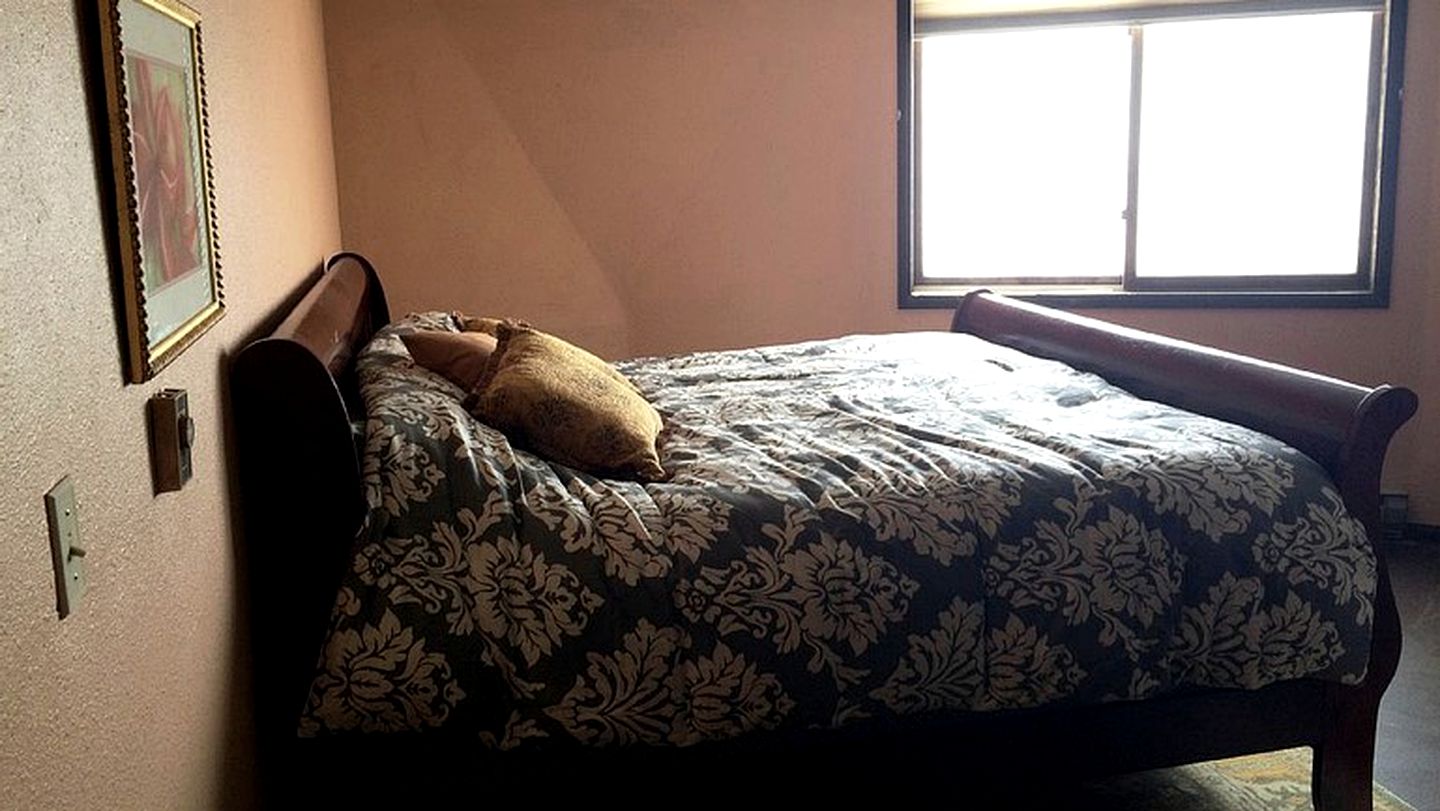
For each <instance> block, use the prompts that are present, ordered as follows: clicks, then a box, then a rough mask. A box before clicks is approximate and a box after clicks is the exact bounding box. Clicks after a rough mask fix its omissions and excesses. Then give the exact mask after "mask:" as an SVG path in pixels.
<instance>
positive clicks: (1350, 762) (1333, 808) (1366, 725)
mask: <svg viewBox="0 0 1440 811" xmlns="http://www.w3.org/2000/svg"><path fill="white" fill-rule="evenodd" d="M1346 698H1348V699H1349V700H1342V701H1337V702H1335V704H1334V705H1332V706H1333V708H1334V709H1333V711H1334V713H1335V715H1334V716H1333V717H1332V719H1331V726H1330V728H1329V730H1328V731H1327V733H1326V735H1325V740H1324V741H1323V742H1321V743H1319V744H1316V745H1315V759H1314V764H1313V767H1312V769H1311V775H1310V796H1311V798H1312V800H1313V801H1314V805H1315V811H1372V804H1373V802H1374V791H1375V789H1374V780H1375V725H1376V721H1377V719H1378V715H1379V705H1378V704H1375V703H1372V702H1370V701H1367V700H1365V698H1366V697H1364V696H1354V695H1351V696H1347V697H1346Z"/></svg>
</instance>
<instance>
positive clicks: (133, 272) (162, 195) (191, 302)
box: [98, 0, 225, 383]
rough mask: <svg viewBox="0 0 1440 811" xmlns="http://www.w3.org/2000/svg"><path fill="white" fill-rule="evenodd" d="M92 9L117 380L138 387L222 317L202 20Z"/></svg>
mask: <svg viewBox="0 0 1440 811" xmlns="http://www.w3.org/2000/svg"><path fill="white" fill-rule="evenodd" d="M98 1H99V3H100V32H99V33H100V40H99V41H100V48H101V51H102V55H101V59H102V63H103V65H104V78H105V102H106V103H105V108H106V118H107V120H108V125H109V131H110V150H111V164H112V166H113V168H114V174H115V200H116V203H117V205H116V208H115V210H116V213H117V214H118V218H117V219H118V224H117V227H118V231H119V258H120V265H121V267H120V268H119V272H120V274H121V276H122V279H121V282H122V283H121V285H120V287H121V289H122V290H123V295H124V299H125V333H126V343H127V344H128V345H127V347H126V370H127V375H128V377H129V379H130V381H131V382H134V383H140V382H143V381H146V380H149V379H150V378H152V377H154V376H155V375H156V373H158V372H159V371H160V370H161V369H163V368H164V367H165V366H166V365H167V364H169V363H170V362H171V361H172V360H174V359H175V358H176V357H177V356H178V355H179V354H180V353H181V352H184V351H185V349H186V347H188V346H190V345H191V344H193V343H194V342H195V340H196V339H197V338H199V337H200V336H201V335H202V334H204V332H205V331H206V330H208V329H209V328H210V327H212V326H214V325H215V322H217V321H219V320H220V318H221V317H222V316H223V315H224V314H225V302H224V297H223V295H222V292H221V287H220V261H219V251H218V247H217V239H216V236H215V195H214V190H213V186H212V182H211V175H210V134H209V129H208V126H207V121H206V114H205V71H204V66H203V64H202V62H201V58H200V15H199V14H198V13H196V12H195V11H194V10H193V9H191V8H189V7H188V6H186V5H184V4H183V3H179V2H177V1H176V0H98Z"/></svg>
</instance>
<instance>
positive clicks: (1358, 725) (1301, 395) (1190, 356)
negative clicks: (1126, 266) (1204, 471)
mask: <svg viewBox="0 0 1440 811" xmlns="http://www.w3.org/2000/svg"><path fill="white" fill-rule="evenodd" d="M951 329H952V330H954V331H956V332H966V333H970V334H972V335H976V336H979V337H981V338H984V339H985V340H988V341H991V342H993V343H997V344H1003V345H1005V346H1009V347H1012V348H1014V349H1018V350H1020V351H1022V352H1026V353H1028V354H1031V355H1036V356H1039V357H1044V358H1050V359H1053V360H1058V361H1061V362H1063V363H1066V364H1069V365H1071V366H1073V367H1075V368H1077V369H1082V370H1084V371H1088V372H1093V373H1095V374H1098V375H1100V376H1101V377H1104V378H1105V379H1106V380H1108V381H1110V382H1111V383H1114V384H1115V385H1117V386H1120V387H1121V388H1124V389H1126V390H1127V391H1130V392H1131V393H1132V394H1135V395H1137V396H1140V397H1144V398H1147V399H1150V400H1157V401H1160V402H1164V403H1168V404H1170V405H1174V406H1178V407H1180V408H1183V409H1186V410H1188V411H1193V412H1196V413H1199V414H1205V415H1207V416H1211V417H1215V418H1217V419H1222V420H1225V421H1227V422H1233V423H1236V424H1239V425H1244V426H1246V427H1249V428H1253V429H1255V430H1257V431H1261V432H1263V433H1266V434H1269V435H1270V436H1273V437H1275V438H1277V439H1279V440H1281V441H1283V442H1285V443H1287V444H1289V445H1292V446H1294V447H1295V448H1298V449H1299V450H1301V451H1304V452H1305V453H1306V454H1307V455H1309V456H1310V457H1311V458H1313V459H1314V460H1315V461H1317V462H1319V463H1320V464H1321V465H1322V466H1323V467H1324V468H1325V469H1326V470H1327V471H1328V472H1329V473H1330V476H1331V478H1332V479H1334V481H1335V483H1336V485H1337V487H1338V488H1339V490H1340V495H1341V497H1342V498H1343V499H1344V501H1345V506H1346V507H1347V508H1348V509H1349V510H1350V512H1351V514H1352V515H1354V516H1356V517H1357V518H1358V519H1360V521H1361V522H1363V523H1364V525H1365V529H1366V530H1367V531H1368V532H1369V534H1370V537H1371V538H1378V537H1380V473H1381V469H1382V467H1383V466H1384V462H1385V451H1386V448H1387V446H1388V445H1389V442H1390V438H1391V437H1392V436H1393V435H1394V433H1395V431H1396V430H1397V429H1398V428H1399V427H1400V426H1401V425H1403V424H1404V423H1405V421H1406V420H1408V419H1410V417H1411V416H1412V415H1413V414H1414V413H1415V409H1416V407H1417V405H1418V401H1417V398H1416V396H1415V394H1414V392H1412V391H1410V390H1409V389H1404V388H1399V387H1396V386H1389V385H1382V386H1377V387H1375V388H1365V387H1363V386H1357V385H1355V384H1353V383H1347V382H1345V381H1342V380H1336V379H1334V378H1330V377H1324V376H1322V375H1317V374H1313V373H1310V372H1305V371H1301V370H1298V369H1292V368H1289V367H1286V366H1281V365H1278V364H1274V363H1267V362H1265V361H1261V360H1256V359H1254V358H1249V357H1245V356H1243V355H1235V354H1232V353H1228V352H1222V351H1220V350H1217V349H1211V348H1208V347H1204V346H1199V345H1197V344H1191V343H1186V342H1184V341H1177V340H1173V339H1170V338H1165V337H1162V336H1159V335H1154V334H1151V333H1147V332H1142V331H1139V330H1132V329H1127V328H1125V327H1120V326H1116V325H1114V324H1108V323H1105V322H1103V321H1097V320H1095V319H1091V318H1084V317H1081V316H1076V315H1071V314H1069V313H1062V312H1058V311H1055V310H1051V309H1047V308H1044V307H1037V306H1034V305H1031V304H1026V303H1024V302H1020V301H1016V300H1014V299H1009V298H1006V297H1004V296H999V295H996V294H994V293H990V292H988V291H979V292H975V293H971V294H969V295H968V296H966V297H965V299H964V300H963V301H962V302H961V304H960V306H959V307H958V308H957V309H956V311H955V318H954V321H953V322H952V325H951ZM1376 554H1377V557H1378V558H1379V560H1378V563H1379V576H1380V577H1379V579H1380V583H1379V593H1378V595H1377V597H1376V603H1375V605H1376V612H1375V627H1374V637H1373V641H1372V644H1371V651H1370V664H1369V669H1368V672H1367V675H1366V677H1365V680H1364V682H1363V683H1361V684H1360V685H1358V686H1355V687H1346V686H1342V685H1328V684H1327V685H1326V686H1325V689H1324V690H1323V691H1317V692H1316V693H1315V696H1316V698H1315V699H1313V700H1302V701H1301V702H1300V705H1299V706H1297V707H1296V708H1295V709H1294V711H1293V713H1292V714H1293V715H1294V716H1295V717H1281V718H1278V719H1275V720H1274V721H1267V722H1262V721H1259V720H1256V719H1255V718H1254V717H1253V716H1251V717H1249V718H1246V717H1237V718H1236V719H1235V720H1236V730H1237V733H1239V732H1240V730H1242V729H1248V730H1249V732H1250V733H1251V734H1255V735H1256V736H1257V740H1258V739H1261V738H1264V737H1265V736H1264V734H1263V730H1256V729H1250V728H1252V727H1254V726H1256V725H1257V724H1259V723H1281V724H1286V723H1288V724H1290V725H1291V728H1292V729H1303V728H1305V726H1306V725H1305V724H1304V723H1302V719H1301V717H1300V716H1302V715H1307V714H1310V713H1313V717H1315V718H1323V719H1324V723H1323V724H1322V725H1321V726H1320V727H1319V728H1318V729H1317V730H1316V731H1315V733H1313V734H1312V735H1307V736H1306V740H1305V741H1304V742H1305V743H1308V744H1310V745H1311V746H1313V747H1314V748H1315V776H1314V779H1315V785H1314V789H1315V792H1314V793H1315V805H1316V808H1317V809H1336V808H1344V809H1350V808H1369V807H1370V791H1371V789H1370V783H1371V773H1372V766H1373V758H1374V741H1375V720H1376V713H1377V711H1378V709H1379V705H1380V697H1381V695H1382V694H1383V693H1384V691H1385V688H1386V687H1387V686H1388V685H1389V684H1390V680H1391V679H1392V678H1393V677H1394V675H1395V668H1396V666H1397V665H1398V664H1399V661H1400V617H1399V614H1398V613H1397V612H1396V609H1395V598H1394V594H1393V592H1392V591H1391V588H1390V578H1389V573H1388V571H1387V570H1386V566H1385V560H1384V557H1383V555H1381V553H1380V550H1379V549H1378V548H1377V550H1376ZM1316 702H1319V704H1320V706H1312V705H1314V704H1315V703H1316ZM1277 731H1278V730H1277ZM1243 737H1244V734H1238V735H1237V738H1243ZM1191 743H1193V741H1189V740H1188V739H1187V740H1183V741H1179V742H1177V743H1176V744H1174V745H1178V746H1181V747H1184V746H1186V745H1188V744H1191ZM1157 746H1159V747H1161V749H1162V750H1163V748H1164V746H1165V744H1164V742H1163V740H1162V741H1160V742H1157ZM1155 755H1156V757H1157V758H1158V759H1160V760H1176V758H1173V757H1167V755H1166V753H1165V752H1163V751H1157V752H1156V753H1155Z"/></svg>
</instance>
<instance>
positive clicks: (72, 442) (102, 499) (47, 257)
mask: <svg viewBox="0 0 1440 811" xmlns="http://www.w3.org/2000/svg"><path fill="white" fill-rule="evenodd" d="M191 1H192V3H193V4H194V5H195V6H197V7H198V8H199V10H200V11H201V12H202V14H203V15H204V25H205V57H206V61H207V65H206V68H207V78H208V80H209V101H210V114H211V125H212V128H213V146H214V169H215V184H216V191H217V194H218V206H217V211H218V214H219V224H220V238H221V245H222V248H223V261H224V271H225V292H226V298H227V302H228V304H229V313H228V315H227V316H226V317H225V319H224V320H222V321H221V322H220V324H219V325H218V326H217V327H216V328H215V329H214V331H212V332H211V333H210V334H208V335H207V336H206V337H205V338H203V339H202V340H201V341H200V342H199V343H198V344H197V345H196V346H194V347H193V348H192V349H190V350H189V351H188V352H186V353H185V354H184V356H182V357H181V358H180V359H179V360H178V361H176V362H175V364H174V365H173V366H171V367H170V368H168V369H166V370H165V371H164V372H163V373H162V374H161V375H160V377H159V378H158V379H157V380H154V381H152V382H150V383H146V384H143V385H135V386H130V385H125V384H124V383H122V373H121V366H120V354H119V346H118V343H117V339H116V335H117V328H116V324H115V314H114V308H113V305H112V295H111V281H110V274H111V270H110V266H109V263H108V259H107V255H106V248H105V242H104V238H103V234H104V232H105V231H106V229H108V228H109V227H110V224H109V223H108V222H106V221H105V219H104V216H103V213H102V209H101V204H100V196H99V191H98V187H97V175H96V166H95V160H96V156H95V154H94V150H93V148H92V144H91V136H90V123H89V121H88V118H87V111H86V104H87V99H88V98H89V96H90V92H91V91H92V90H93V89H94V88H90V87H87V85H86V82H85V76H84V75H83V74H82V64H83V63H82V58H81V53H80V46H79V43H78V41H77V27H76V22H75V19H74V17H75V7H76V4H75V3H71V2H43V3H6V4H5V11H4V13H3V14H0V38H3V43H4V47H3V48H0V189H4V204H3V206H0V246H3V247H0V415H3V426H4V436H5V440H4V441H5V452H4V453H3V454H0V494H3V500H0V808H7V809H9V808H13V809H32V808H34V809H39V808H46V809H49V808H55V809H66V808H74V809H98V808H107V809H111V808H113V809H162V808H210V807H220V806H222V805H230V806H245V805H247V804H248V800H249V798H250V795H251V791H250V787H249V785H248V783H247V782H246V781H247V779H248V778H247V773H248V763H249V755H248V754H246V752H245V749H244V745H245V734H244V728H245V716H244V696H243V692H241V688H240V683H241V681H240V680H241V678H242V677H243V669H242V668H243V665H240V664H238V663H237V662H236V659H235V657H236V653H235V651H236V640H235V633H236V620H237V617H236V602H235V599H236V598H235V586H234V576H235V572H234V566H233V564H232V555H233V551H232V544H231V535H230V523H229V522H230V516H229V504H228V495H227V489H226V487H227V485H226V475H227V471H226V469H225V460H224V459H223V458H222V449H221V402H220V401H221V397H222V389H221V386H220V375H221V361H222V358H223V356H224V354H225V353H226V352H227V351H229V350H233V349H235V348H236V347H237V345H238V343H239V342H240V340H241V336H243V335H245V334H246V333H248V332H250V331H252V330H254V329H255V328H256V327H257V325H258V324H259V322H260V321H261V320H262V319H263V318H265V317H266V316H268V315H269V314H270V313H271V312H272V311H273V310H274V309H275V307H276V305H277V304H278V303H279V301H280V299H281V298H283V297H285V296H286V295H287V294H288V293H290V292H291V291H293V290H294V289H295V288H296V287H297V286H298V285H299V284H300V281H301V279H302V278H303V277H304V276H305V274H307V273H309V272H311V271H312V270H314V268H315V267H316V266H317V264H318V262H319V260H320V258H321V256H322V254H323V253H324V252H326V251H327V250H331V249H334V248H335V247H336V246H337V245H338V244H339V220H338V214H337V210H336V202H335V176H334V160H333V154H332V151H331V139H330V112H329V106H328V88H327V85H326V79H325V57H324V49H323V34H322V31H321V25H322V18H321V14H320V8H319V4H318V2H308V1H307V2H296V1H295V0H191ZM167 386H177V387H183V388H186V389H188V390H189V392H190V407H191V410H192V413H193V414H194V416H195V419H196V421H197V427H198V436H197V448H196V452H195V467H196V477H195V479H194V480H193V481H192V482H191V483H190V484H189V486H187V487H186V488H185V489H184V490H183V491H182V492H179V493H170V494H167V495H163V496H159V497H158V498H157V497H154V496H152V495H151V491H150V473H149V461H148V458H149V457H148V450H147V444H146V436H145V401H146V399H147V398H148V397H149V396H150V395H151V394H153V393H154V392H155V391H157V390H158V389H160V388H163V387H167ZM67 473H68V474H71V475H72V476H73V478H74V481H75V484H76V487H77V488H78V491H79V495H80V499H81V502H82V513H81V531H82V534H83V536H84V540H85V546H86V548H87V549H88V551H89V555H88V556H87V557H86V559H85V560H86V566H87V568H88V570H89V577H90V591H89V594H88V595H87V596H86V598H85V600H84V602H83V603H82V604H81V606H80V607H79V610H78V611H77V612H76V613H75V614H73V615H71V616H70V617H69V618H67V619H65V620H64V621H63V622H61V621H59V620H57V619H56V616H55V607H54V604H55V589H54V581H53V576H52V574H51V565H50V551H49V541H48V537H47V534H46V529H45V513H44V509H43V506H42V503H41V495H42V494H43V493H44V492H45V491H46V490H48V489H49V488H50V487H51V485H53V484H54V483H55V482H56V481H57V480H58V479H60V477H61V476H63V475H65V474H67Z"/></svg>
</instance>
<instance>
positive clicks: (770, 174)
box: [325, 0, 1440, 523]
mask: <svg viewBox="0 0 1440 811" xmlns="http://www.w3.org/2000/svg"><path fill="white" fill-rule="evenodd" d="M325 8H326V44H327V47H328V49H329V62H330V71H331V72H330V83H331V96H332V99H333V110H334V116H335V118H334V123H335V131H336V142H335V153H336V164H337V169H338V177H339V187H340V209H341V221H342V226H343V231H344V235H345V239H346V242H347V243H348V244H350V245H352V246H354V247H357V248H360V249H362V250H366V251H369V252H371V253H372V254H373V255H374V256H375V258H376V260H377V261H378V262H379V264H380V269H381V273H382V275H384V276H385V280H386V283H387V284H388V285H389V288H390V290H391V293H392V300H393V303H394V304H395V306H396V309H397V310H400V311H404V310H408V309H417V308H429V307H441V308H443V307H452V306H454V307H461V308H466V309H470V310H475V311H482V312H493V313H500V314H517V315H526V316H528V317H530V318H531V320H533V321H536V322H537V323H539V324H541V325H543V326H545V327H548V328H551V329H554V330H556V331H560V332H562V333H565V334H568V335H571V336H573V337H575V338H578V339H579V340H581V341H582V342H585V343H587V344H588V345H590V346H592V347H593V348H596V349H597V350H599V351H601V352H603V353H606V354H609V355H612V356H618V355H626V354H645V353H656V352H673V351H682V350H689V349H696V348H707V347H733V346H740V345H745V344H754V343H761V342H768V341H783V340H790V339H797V338H810V337H819V336H828V335H836V334H841V333H845V332H851V331H864V330H896V329H914V328H940V327H943V326H944V325H945V323H946V319H947V317H948V315H947V314H946V313H942V312H935V311H931V312H914V311H910V312H902V311H900V310H898V309H897V308H896V306H895V303H894V302H895V289H894V285H895V282H894V278H895V274H894V270H895V238H894V234H895V211H894V208H895V206H894V199H895V137H894V116H895V42H894V19H893V15H894V4H893V2H891V0H844V1H843V2H842V1H840V0H786V2H774V0H724V2H671V0H629V2H619V0H608V1H606V2H589V3H577V2H569V1H568V0H498V1H497V2H490V3H483V4H482V3H474V2H470V0H416V1H415V2H411V3H407V4H403V5H397V4H395V3H393V2H388V0H328V2H327V3H326V7H325ZM1410 14H1411V21H1410V49H1409V58H1408V68H1407V75H1408V80H1409V87H1408V92H1407V109H1406V111H1405V119H1404V125H1403V130H1404V132H1403V137H1404V141H1405V146H1404V150H1403V154H1402V159H1401V176H1402V180H1401V186H1400V214H1399V225H1398V227H1397V235H1396V236H1397V247H1396V255H1395V271H1394V303H1393V305H1392V306H1391V308H1390V309H1388V310H1367V311H1344V312H1338V311H1321V310H1293V311H1284V310H1280V311H1277V310H1259V311H1240V310H1214V311H1180V312H1177V311H1159V310H1150V311H1141V310H1127V311H1116V312H1107V313H1101V315H1104V316H1106V317H1111V318H1114V319H1116V320H1119V321H1124V322H1127V323H1130V324H1134V325H1137V326H1141V327H1145V328H1151V329H1155V330H1159V331H1162V332H1168V333H1172V334H1175V335H1180V336H1184V337H1188V338H1191V339H1194V340H1199V341H1203V342H1206V343H1211V344H1218V345H1220V346H1223V347H1228V348H1231V349H1235V350H1239V351H1243V352H1249V353H1254V354H1258V355H1262V356H1264V357H1268V358H1274V359H1277V360H1280V361H1285V362H1289V363H1294V364H1299V365H1302V366H1307V367H1310V368H1314V369H1317V370H1321V371H1325V372H1329V373H1332V374H1336V375H1343V376H1347V377H1351V378H1354V379H1356V380H1360V381H1365V382H1381V381H1385V380H1393V381H1397V382H1403V383H1407V384H1409V385H1411V386H1414V387H1415V388H1417V389H1419V390H1420V393H1421V395H1422V397H1423V398H1424V399H1425V400H1426V408H1425V412H1424V415H1423V417H1422V419H1421V420H1419V421H1418V422H1417V423H1416V424H1414V425H1413V426H1412V427H1410V428H1408V429H1407V430H1406V433H1405V434H1404V435H1403V438H1404V441H1403V442H1401V443H1399V444H1400V447H1399V448H1397V451H1396V453H1395V456H1394V458H1393V460H1392V464H1391V466H1390V471H1389V474H1388V478H1389V479H1390V482H1391V484H1393V485H1396V486H1401V487H1404V488H1405V489H1408V490H1409V491H1411V493H1412V494H1413V497H1414V502H1415V506H1416V508H1417V509H1418V511H1419V516H1420V518H1422V519H1423V520H1426V521H1429V522H1432V523H1440V485H1437V484H1434V483H1435V482H1440V454H1437V453H1435V451H1436V448H1435V447H1434V445H1433V444H1432V443H1430V442H1429V441H1427V440H1428V437H1429V436H1430V434H1431V433H1432V432H1433V430H1434V428H1435V427H1436V425H1437V422H1440V361H1437V360H1436V357H1437V353H1436V352H1435V351H1434V350H1433V349H1429V350H1427V347H1437V340H1440V299H1437V296H1440V289H1437V287H1440V283H1437V282H1433V281H1432V277H1433V276H1434V274H1435V271H1436V270H1437V264H1440V165H1437V164H1440V149H1437V146H1440V144H1437V141H1436V136H1435V135H1434V133H1435V132H1437V131H1440V59H1437V54H1440V3H1430V2H1426V3H1412V4H1411V9H1410Z"/></svg>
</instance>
